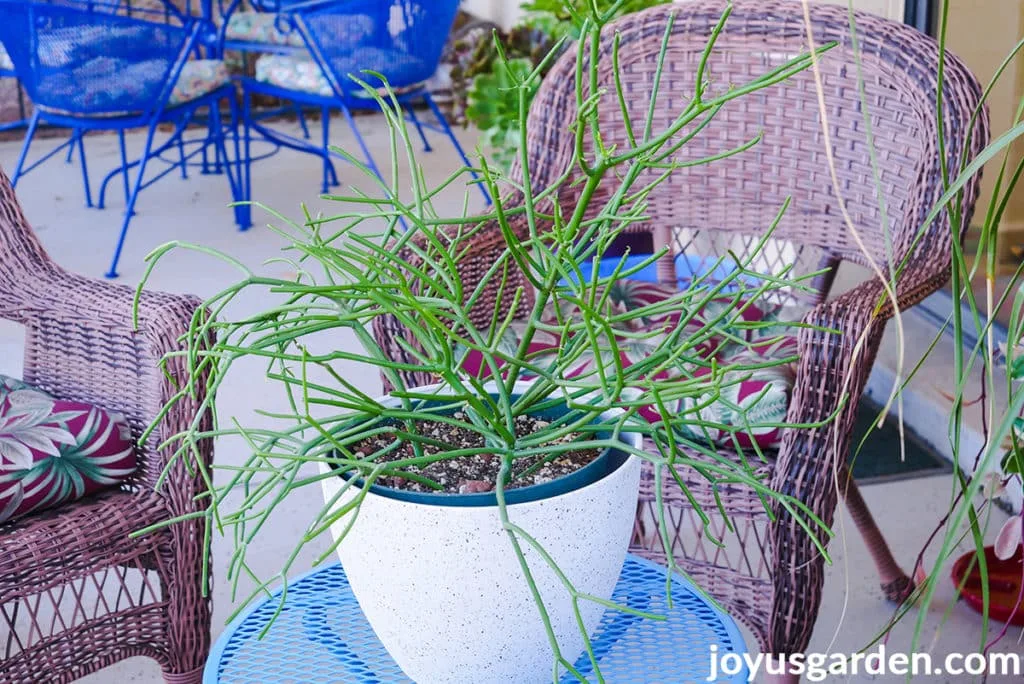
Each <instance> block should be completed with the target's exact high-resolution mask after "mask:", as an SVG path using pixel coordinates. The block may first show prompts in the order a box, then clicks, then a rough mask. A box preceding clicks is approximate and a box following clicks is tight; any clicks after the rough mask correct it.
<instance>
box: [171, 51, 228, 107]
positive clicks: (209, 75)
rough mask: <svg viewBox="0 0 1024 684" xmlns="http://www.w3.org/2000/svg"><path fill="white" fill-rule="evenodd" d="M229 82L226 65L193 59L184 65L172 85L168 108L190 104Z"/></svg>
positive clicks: (215, 61)
mask: <svg viewBox="0 0 1024 684" xmlns="http://www.w3.org/2000/svg"><path fill="white" fill-rule="evenodd" d="M230 81H231V73H230V72H229V71H228V67H227V65H226V64H225V63H224V62H222V61H221V60H219V59H193V60H191V61H189V62H186V63H185V66H184V67H182V69H181V75H179V76H178V81H177V82H176V83H175V84H174V90H172V91H171V97H170V99H169V100H168V101H167V104H168V106H170V107H175V106H177V105H181V104H185V103H186V102H191V101H192V100H195V99H198V98H200V97H202V96H203V95H208V94H210V93H212V92H213V91H215V90H216V89H217V88H220V87H221V86H222V85H224V84H226V83H228V82H230Z"/></svg>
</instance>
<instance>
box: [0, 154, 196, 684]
mask: <svg viewBox="0 0 1024 684" xmlns="http://www.w3.org/2000/svg"><path fill="white" fill-rule="evenodd" d="M133 295H134V292H133V290H131V289H130V288H128V287H124V286H121V285H114V284H111V283H106V282H101V281H96V280H91V279H89V278H85V277H82V276H78V275H74V274H71V273H68V272H66V271H64V270H62V269H61V268H60V267H59V266H57V265H56V264H55V263H54V262H53V261H51V260H50V258H49V257H48V256H47V254H46V253H45V251H44V250H43V248H42V246H41V245H40V243H39V241H38V240H37V239H36V237H35V235H34V234H33V233H32V229H31V228H30V227H29V224H28V221H27V220H26V219H25V216H24V214H23V213H22V210H21V208H20V206H19V205H18V202H17V198H16V197H15V194H14V190H13V189H12V188H11V185H10V182H9V180H8V178H7V176H6V175H5V174H4V173H3V171H2V170H0V318H4V319H7V320H11V321H15V322H17V323H20V324H23V325H24V326H25V329H26V349H25V363H24V369H25V370H24V374H25V380H27V381H28V382H30V383H33V384H35V385H38V386H39V387H42V388H43V389H45V390H47V391H48V392H50V393H52V394H53V395H55V396H59V397H65V398H68V399H75V400H80V401H86V402H89V403H92V404H96V405H99V406H102V407H103V408H105V409H108V410H111V411H116V412H119V413H122V414H124V415H125V416H126V417H127V418H128V421H129V423H130V425H131V427H132V430H133V432H134V434H135V435H136V437H138V436H139V435H141V433H142V431H143V429H144V428H145V427H146V426H147V425H148V424H149V423H150V422H152V421H153V420H154V419H155V418H156V417H157V415H158V412H159V410H160V407H161V406H163V405H164V403H165V402H166V401H167V400H169V399H170V398H171V397H172V396H173V395H174V394H175V393H176V392H177V389H176V387H177V386H178V385H179V383H181V382H182V381H184V380H185V379H186V375H185V372H184V368H183V366H182V364H181V363H172V364H170V367H169V376H165V375H164V374H163V373H162V372H160V370H159V369H158V361H159V359H160V358H162V357H163V355H164V354H165V353H167V352H169V351H172V350H175V349H178V348H179V342H178V339H179V337H180V336H181V335H182V334H183V333H184V332H185V331H186V330H187V329H188V325H189V322H190V320H191V318H192V315H193V312H195V311H196V310H197V307H198V306H199V301H198V300H197V299H195V298H193V297H187V296H180V295H168V294H159V293H151V292H146V293H143V295H142V298H141V302H140V310H139V327H138V329H137V330H136V329H135V327H134V326H133V323H132V298H133ZM202 400H203V395H202V394H201V393H200V394H198V395H197V396H196V397H195V398H188V399H186V400H184V401H182V402H179V403H178V404H177V405H176V406H175V407H174V408H173V409H171V410H170V411H169V412H168V414H167V415H166V417H165V418H164V419H163V422H162V423H161V425H160V428H159V429H158V430H156V431H155V432H154V434H153V436H152V437H151V438H150V439H149V440H148V441H147V442H145V443H138V444H137V448H138V453H139V463H140V467H139V469H138V471H137V472H136V473H135V474H134V475H133V477H132V479H131V480H130V481H129V482H128V483H126V485H125V486H124V487H123V488H122V489H120V490H111V491H109V492H106V493H104V494H101V495H98V496H94V497H89V498H86V499H83V500H81V501H79V502H76V503H74V504H70V505H67V506H63V507H61V508H58V509H54V510H51V511H47V512H45V513H41V514H38V515H31V516H28V517H25V518H22V519H20V520H17V521H13V522H9V523H7V524H4V525H0V682H17V683H19V684H20V683H22V682H70V681H73V680H75V679H78V678H80V677H83V676H84V675H86V674H89V673H90V672H93V671H95V670H98V669H100V668H102V667H105V666H107V665H110V664H112V663H114V662H117V661H119V660H122V659H124V658H128V657H131V656H139V655H141V656H149V657H151V658H153V659H155V660H156V661H157V662H158V663H159V664H160V666H161V667H162V668H163V670H164V673H165V677H166V678H167V680H168V681H174V682H195V681H197V680H198V677H199V676H200V673H201V668H202V666H203V663H204V662H205V660H206V656H207V654H208V652H209V648H210V603H209V598H207V596H204V592H203V585H202V580H201V566H202V560H203V557H204V556H205V555H206V554H207V553H208V546H207V544H206V543H205V542H204V540H203V529H202V523H201V522H197V521H189V522H184V523H177V524H174V525H171V526H169V527H166V528H164V529H162V530H160V531H158V532H155V533H152V534H149V535H146V536H143V537H140V538H138V539H132V538H130V537H129V535H130V534H131V533H132V532H135V531H138V530H140V529H142V528H143V527H146V526H148V525H151V524H155V523H160V522H163V521H166V520H168V519H170V518H173V517H177V516H180V515H184V514H187V513H191V512H194V511H195V510H196V507H197V505H198V504H197V503H196V501H195V497H196V495H197V494H199V493H200V492H201V491H203V489H204V487H203V485H202V480H201V478H200V475H199V472H198V470H197V469H195V468H194V467H193V468H191V469H190V468H186V466H185V464H184V463H183V462H181V461H176V462H174V463H173V464H172V465H170V467H169V468H167V466H168V461H169V459H170V457H171V451H170V450H158V449H157V448H156V445H158V444H159V443H161V442H162V441H163V440H165V439H166V438H167V437H169V436H171V435H173V434H176V433H177V432H180V431H181V430H184V429H185V428H186V427H188V426H190V425H193V424H195V425H197V426H198V427H200V428H201V429H208V428H209V425H210V423H209V417H208V416H207V415H200V414H199V411H198V409H199V405H200V403H201V402H202ZM195 458H196V459H198V461H200V462H202V463H204V464H206V465H209V464H210V463H211V460H212V445H211V444H210V443H204V444H202V445H201V448H200V449H199V452H198V453H197V454H195ZM165 469H166V479H165V480H164V482H163V483H162V484H161V485H160V487H159V488H158V487H157V481H158V478H159V477H160V476H161V473H162V472H164V470H165Z"/></svg>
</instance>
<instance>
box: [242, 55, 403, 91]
mask: <svg viewBox="0 0 1024 684" xmlns="http://www.w3.org/2000/svg"><path fill="white" fill-rule="evenodd" d="M421 64H422V62H421V61H420V60H419V59H417V58H415V57H413V56H411V55H409V54H408V53H405V52H402V51H400V50H386V49H383V48H376V47H362V48H357V49H356V50H353V51H352V53H351V54H350V55H349V56H348V57H344V58H341V59H339V60H338V62H337V64H335V68H336V69H337V73H339V74H353V75H356V76H360V72H361V71H362V70H363V69H371V70H374V71H379V72H383V73H387V71H388V68H394V69H396V70H406V69H416V68H417V67H419V66H420V65H421ZM381 65H386V67H387V68H382V67H381ZM362 78H364V80H366V81H367V82H368V83H372V78H370V77H368V76H362ZM256 80H257V81H259V82H261V83H269V84H270V85H274V86H277V87H278V88H286V89H288V90H295V91H298V92H303V93H312V94H314V95H320V96H322V97H332V96H333V95H334V90H333V89H332V88H331V83H330V81H329V80H328V79H327V76H326V75H325V74H324V72H323V70H322V69H321V68H320V67H319V66H318V65H317V63H316V62H315V61H314V60H313V59H312V58H311V57H309V56H307V55H261V56H260V58H259V59H257V60H256ZM351 86H352V89H351V92H352V95H353V96H355V97H367V98H368V97H370V96H369V95H368V94H367V93H366V92H365V91H364V90H363V89H362V88H360V87H359V86H358V85H357V84H355V83H351ZM418 87H419V84H415V85H411V86H406V87H402V88H394V91H395V92H396V93H399V94H401V93H403V92H407V91H409V90H414V89H416V88H418Z"/></svg>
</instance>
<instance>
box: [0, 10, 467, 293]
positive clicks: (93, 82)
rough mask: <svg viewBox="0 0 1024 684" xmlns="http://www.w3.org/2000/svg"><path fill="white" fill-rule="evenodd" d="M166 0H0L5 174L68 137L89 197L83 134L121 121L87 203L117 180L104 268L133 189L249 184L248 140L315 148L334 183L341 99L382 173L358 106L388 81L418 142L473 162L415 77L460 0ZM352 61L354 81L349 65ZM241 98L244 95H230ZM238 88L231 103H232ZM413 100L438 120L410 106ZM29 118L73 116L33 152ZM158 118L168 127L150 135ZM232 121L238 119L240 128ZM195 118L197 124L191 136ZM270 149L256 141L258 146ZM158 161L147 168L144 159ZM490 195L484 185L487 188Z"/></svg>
mask: <svg viewBox="0 0 1024 684" xmlns="http://www.w3.org/2000/svg"><path fill="white" fill-rule="evenodd" d="M180 4H181V3H177V4H176V3H174V2H173V1H172V0H154V2H151V3H149V4H148V5H147V4H143V3H138V2H135V3H132V2H130V1H129V0H68V1H66V2H59V3H52V2H48V1H46V0H2V1H0V12H2V13H3V16H4V21H3V22H2V23H0V44H2V45H3V46H4V48H5V51H2V52H0V77H5V76H12V75H13V76H16V77H17V78H18V79H19V80H20V81H21V84H22V86H23V88H24V89H25V91H26V92H27V94H28V96H29V97H30V99H31V101H32V104H33V110H32V114H31V117H30V118H29V119H28V121H27V122H26V125H27V132H26V135H25V142H24V145H23V148H22V151H21V155H20V156H19V158H18V161H17V163H16V164H15V167H14V169H13V170H12V173H11V178H12V181H13V183H14V184H15V186H17V183H18V180H19V179H20V178H21V176H22V175H24V174H25V173H27V172H28V171H30V170H32V169H34V168H36V167H37V166H39V165H40V164H42V163H44V162H46V161H47V160H49V159H50V158H51V157H52V156H54V155H56V154H58V153H59V152H61V151H62V150H65V149H66V150H67V160H68V161H69V162H70V161H72V157H73V154H74V153H75V152H77V155H78V163H79V165H80V167H81V171H82V182H83V187H84V192H85V203H86V206H88V207H92V206H93V204H94V203H93V197H92V191H91V184H90V178H89V171H88V168H87V163H86V150H85V146H84V144H83V136H84V135H85V134H86V133H88V132H91V131H107V132H113V133H116V134H117V136H118V142H119V148H120V155H121V163H120V165H119V166H118V167H117V168H115V169H113V170H111V171H110V172H109V173H107V174H106V175H105V176H104V178H103V180H102V182H101V184H100V187H99V195H98V198H97V200H96V203H95V205H96V206H97V207H98V208H101V209H102V208H104V207H105V206H106V205H107V203H108V201H107V193H108V189H109V185H110V184H111V183H115V184H116V183H117V181H118V180H119V179H120V181H121V185H122V186H123V192H124V217H123V220H122V222H121V227H120V232H119V233H118V237H117V241H116V245H115V248H114V253H113V257H112V259H111V264H110V268H109V270H108V271H107V273H106V276H107V277H108V278H114V277H117V275H118V274H117V265H118V262H119V260H120V257H121V251H122V248H123V246H124V241H125V238H126V237H127V233H128V227H129V224H130V222H131V219H132V216H133V214H134V213H135V208H136V203H137V201H138V197H139V193H140V192H141V191H142V190H143V189H145V188H146V187H149V186H150V185H151V184H153V183H154V182H156V181H157V180H159V179H160V178H162V177H164V176H166V175H167V174H170V173H172V172H173V171H175V170H179V171H180V173H181V175H182V177H183V178H185V177H187V174H188V169H189V168H190V167H198V168H200V169H201V172H202V173H203V174H221V175H223V176H224V177H225V178H226V180H227V182H228V190H229V193H230V195H229V196H230V198H231V200H232V201H234V202H245V201H246V200H248V199H249V198H251V197H252V187H251V186H252V183H251V173H250V164H251V163H252V161H254V155H253V154H252V149H251V142H252V141H253V140H254V139H260V140H266V141H269V142H271V143H272V144H273V145H274V146H275V149H277V148H279V147H280V146H286V147H289V148H292V149H296V150H300V151H302V152H307V153H310V154H314V155H316V156H318V157H320V158H321V159H322V162H323V178H322V184H321V190H322V191H323V192H327V190H328V188H329V187H331V186H334V185H337V184H338V175H337V172H336V171H335V168H334V160H337V159H340V158H342V157H341V156H340V155H337V154H336V153H333V152H331V150H330V149H329V146H330V130H331V127H330V123H331V119H330V116H331V113H332V112H336V111H340V112H341V113H342V115H343V117H344V119H345V121H346V122H347V124H348V125H349V127H350V128H351V130H352V133H353V134H354V137H355V140H356V143H357V145H358V147H359V150H360V152H361V154H362V157H363V161H364V162H365V163H366V164H367V165H368V166H369V167H370V168H371V169H373V170H374V171H375V172H377V174H378V175H380V172H379V170H378V166H377V163H376V162H375V160H374V159H373V156H372V155H371V154H370V151H369V149H368V148H367V146H366V144H365V142H364V140H363V137H362V135H361V134H360V131H359V127H358V126H357V123H356V120H355V118H354V116H353V113H354V112H360V111H367V110H374V109H379V104H378V103H377V101H376V100H375V97H376V96H377V91H380V92H383V85H384V83H385V81H386V82H387V83H388V84H389V85H390V86H391V87H392V88H393V89H394V91H395V93H396V96H397V98H398V100H399V102H400V103H401V105H402V107H403V108H404V110H405V112H406V113H407V115H408V118H409V121H410V122H411V123H412V124H413V125H414V126H415V128H416V130H417V132H418V134H419V136H420V138H421V140H422V142H423V145H424V148H425V149H426V150H430V143H429V141H428V138H427V132H428V131H433V132H440V133H442V134H444V135H445V136H446V137H447V139H448V140H449V141H450V143H451V144H452V145H454V147H455V149H456V150H457V152H458V154H459V155H460V156H461V158H462V159H463V161H464V162H465V163H466V164H467V166H468V165H469V161H468V159H467V158H466V155H465V153H464V152H463V150H462V148H461V146H460V145H459V142H458V140H457V139H456V138H455V136H454V135H453V134H452V131H451V129H450V128H449V126H448V123H447V121H446V120H445V118H444V116H443V115H442V113H441V112H440V110H439V109H438V107H437V105H436V104H435V103H434V101H433V99H432V98H431V95H430V93H429V91H428V90H427V88H426V87H425V86H424V83H425V82H426V81H427V80H428V79H429V78H430V77H431V76H432V75H433V73H434V72H435V70H436V69H437V65H438V61H439V59H440V57H441V51H442V49H443V48H444V44H445V40H446V36H447V30H445V27H449V26H451V25H452V22H453V21H454V19H455V14H456V11H457V8H458V0H443V1H441V2H421V1H418V0H417V1H413V0H387V1H384V2H380V1H378V0H367V1H364V2H353V1H352V0H340V1H339V0H315V1H306V2H296V1H294V0H254V1H253V2H252V3H251V6H252V8H251V9H249V10H246V9H243V8H242V7H241V0H232V1H231V2H216V3H215V2H213V0H204V1H203V2H202V3H200V4H199V5H198V6H196V7H193V5H192V4H191V3H186V4H185V5H184V7H181V6H180ZM238 52H247V53H255V55H256V57H257V59H256V65H255V66H256V73H255V76H254V77H251V78H250V77H238V78H232V76H231V74H230V72H229V69H228V58H229V57H231V55H232V53H238ZM351 76H356V77H358V78H359V79H361V80H362V81H363V82H364V85H360V84H358V83H356V82H355V81H354V80H352V78H351ZM260 96H270V97H274V98H278V99H280V100H282V101H284V102H285V103H286V105H285V107H283V108H277V109H270V110H266V111H264V110H259V109H256V108H254V107H253V99H254V98H256V97H260ZM239 98H240V100H239ZM239 101H240V102H241V106H239ZM418 107H425V108H426V109H427V111H428V112H429V113H430V114H431V115H432V117H433V119H434V122H433V123H431V122H428V121H425V120H424V119H423V118H422V117H421V116H420V115H417V113H416V109H417V108H418ZM282 111H287V112H294V113H296V114H297V115H298V117H299V122H300V124H301V126H302V129H303V131H304V136H302V137H297V136H292V135H289V134H287V133H286V132H285V131H284V130H283V129H282V127H274V126H272V125H270V124H269V123H268V118H269V116H273V115H276V114H279V113H281V112H282ZM307 111H315V112H317V113H318V114H319V115H320V119H321V139H320V141H319V142H318V143H315V142H312V141H311V140H310V139H309V131H308V127H307V126H306V116H305V113H306V112H307ZM41 125H49V126H55V127H59V128H64V129H68V130H69V131H71V133H70V136H69V137H68V138H67V139H66V141H65V142H64V143H63V144H62V145H60V146H58V147H56V148H53V149H50V150H49V151H48V152H47V153H45V154H43V155H41V156H38V157H37V158H36V159H34V160H32V161H29V154H28V153H29V148H30V147H31V146H32V142H33V139H34V137H35V134H36V132H37V130H38V128H39V126H41ZM162 127H169V128H170V129H171V132H170V134H169V135H168V136H166V137H164V138H163V139H162V140H161V139H160V138H161V137H162V136H161V135H160V132H161V130H162ZM132 129H142V130H145V131H146V138H145V142H144V144H143V148H142V151H141V153H140V154H139V156H138V157H137V158H134V159H130V158H129V153H128V151H127V149H126V144H125V132H126V131H128V130H132ZM240 129H241V130H240ZM196 131H199V133H198V135H195V133H196ZM265 156H267V154H266V153H262V154H260V155H258V156H257V158H263V157H265ZM155 164H158V165H159V169H158V170H157V171H154V168H153V167H154V165H155ZM485 194H486V193H485ZM234 219H235V222H236V223H237V225H238V227H239V229H240V230H246V229H247V228H248V227H249V226H250V225H251V217H250V212H249V209H248V207H247V206H244V205H243V206H237V205H236V206H235V207H234Z"/></svg>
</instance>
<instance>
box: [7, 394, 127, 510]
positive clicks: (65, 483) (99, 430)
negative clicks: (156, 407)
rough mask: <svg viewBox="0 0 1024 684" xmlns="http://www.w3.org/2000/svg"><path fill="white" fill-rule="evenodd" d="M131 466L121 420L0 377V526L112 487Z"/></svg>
mask: <svg viewBox="0 0 1024 684" xmlns="http://www.w3.org/2000/svg"><path fill="white" fill-rule="evenodd" d="M135 467H136V456H135V449H134V446H133V444H132V438H131V431H130V430H129V427H128V423H127V421H126V420H125V419H124V417H122V416H120V415H118V414H114V413H110V412H107V411H104V410H103V409H100V408H97V407H95V406H90V405H89V404H85V403H82V402H78V401H64V400H61V399H54V398H53V397H51V396H50V395H49V394H47V393H45V392H43V391H42V390H39V389H36V388H34V387H31V386H29V385H26V384H25V383H23V382H21V381H19V380H14V379H12V378H8V377H5V376H3V375H0V523H3V522H4V521H6V520H10V519H11V518H15V517H19V516H22V515H25V514H27V513H32V512H33V511H39V510H42V509H45V508H53V507H54V506H59V505H61V504H65V503H67V502H69V501H74V500H76V499H80V498H82V497H84V496H87V495H89V494H92V493H93V492H96V491H99V490H100V489H104V488H106V487H110V486H113V485H116V484H117V483H119V482H122V481H124V480H125V479H126V478H127V477H128V476H129V475H131V474H132V472H134V471H135Z"/></svg>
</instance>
